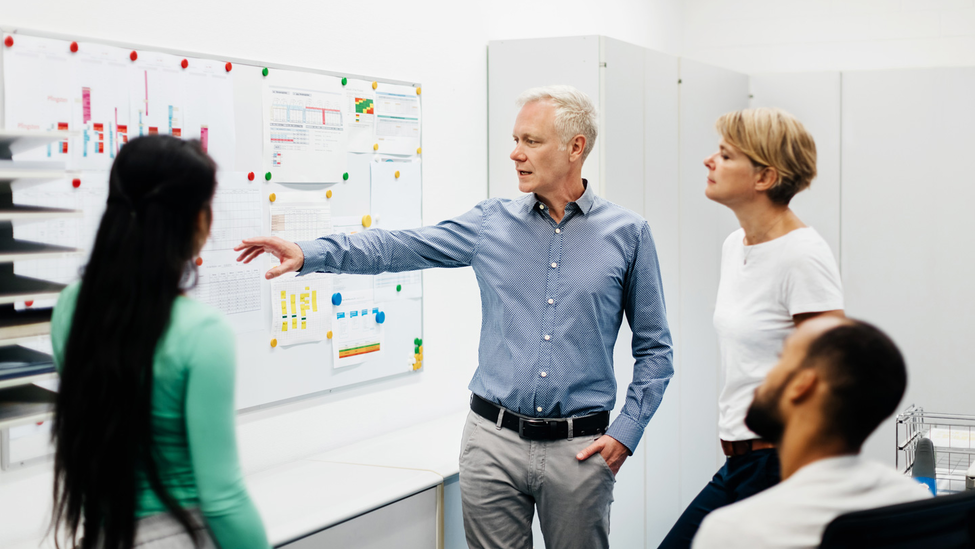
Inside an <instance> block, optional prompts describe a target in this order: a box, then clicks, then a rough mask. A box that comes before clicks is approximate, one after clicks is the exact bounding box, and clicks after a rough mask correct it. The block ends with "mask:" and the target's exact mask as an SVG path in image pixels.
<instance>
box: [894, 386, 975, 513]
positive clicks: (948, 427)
mask: <svg viewBox="0 0 975 549" xmlns="http://www.w3.org/2000/svg"><path fill="white" fill-rule="evenodd" d="M922 438H929V439H931V442H933V443H934V451H935V477H936V478H935V482H936V485H937V491H938V495H939V496H940V495H943V494H953V493H956V492H961V491H963V490H965V473H966V472H967V471H968V468H969V467H970V466H971V464H972V463H973V462H975V416H970V415H962V414H943V413H936V412H925V411H924V408H921V407H920V406H915V405H913V404H912V405H911V406H910V407H908V408H907V409H906V410H904V412H903V413H901V414H898V415H897V436H896V438H895V444H896V445H897V452H896V453H897V456H896V458H895V464H896V466H897V470H898V471H901V472H903V473H904V474H905V475H909V474H911V472H912V470H913V467H914V454H915V449H916V448H917V443H918V441H919V440H921V439H922Z"/></svg>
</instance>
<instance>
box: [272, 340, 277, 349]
mask: <svg viewBox="0 0 975 549" xmlns="http://www.w3.org/2000/svg"><path fill="white" fill-rule="evenodd" d="M277 346H278V340H276V339H272V340H271V347H277Z"/></svg>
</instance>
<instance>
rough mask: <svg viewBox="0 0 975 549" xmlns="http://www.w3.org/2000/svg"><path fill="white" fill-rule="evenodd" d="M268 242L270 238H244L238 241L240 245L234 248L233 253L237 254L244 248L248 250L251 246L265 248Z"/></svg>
mask: <svg viewBox="0 0 975 549" xmlns="http://www.w3.org/2000/svg"><path fill="white" fill-rule="evenodd" d="M269 241H270V238H269V237H266V236H255V237H253V238H245V239H243V240H241V241H240V244H238V245H236V246H234V251H235V252H239V251H241V250H243V249H244V248H250V247H252V246H266V245H267V243H268V242H269Z"/></svg>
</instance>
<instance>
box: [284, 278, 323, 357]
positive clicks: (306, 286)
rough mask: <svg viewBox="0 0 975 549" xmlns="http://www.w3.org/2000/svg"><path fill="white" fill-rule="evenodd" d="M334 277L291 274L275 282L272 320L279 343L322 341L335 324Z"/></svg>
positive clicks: (291, 343)
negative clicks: (332, 304) (331, 307)
mask: <svg viewBox="0 0 975 549" xmlns="http://www.w3.org/2000/svg"><path fill="white" fill-rule="evenodd" d="M331 287H332V283H331V277H330V276H328V275H315V276H313V277H301V278H295V277H293V278H289V279H285V280H280V281H277V282H273V283H272V284H271V323H272V332H273V337H275V338H276V339H277V340H278V345H293V344H295V343H307V342H310V341H322V340H323V339H325V333H326V332H328V330H329V328H330V324H331V317H330V315H329V312H330V311H329V305H328V304H327V303H326V302H325V301H322V300H323V299H326V300H327V299H328V292H329V291H330V290H331Z"/></svg>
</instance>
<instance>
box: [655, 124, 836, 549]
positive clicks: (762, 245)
mask: <svg viewBox="0 0 975 549" xmlns="http://www.w3.org/2000/svg"><path fill="white" fill-rule="evenodd" d="M716 127H717V130H718V133H719V134H720V135H721V139H720V141H719V143H718V151H717V152H715V153H714V154H712V155H711V156H709V157H708V158H706V159H705V160H704V165H705V166H706V167H707V169H708V178H707V187H706V189H705V191H704V193H705V196H707V197H708V198H709V199H711V200H713V201H715V202H717V203H719V204H722V205H724V206H727V207H728V208H729V209H731V211H733V212H734V213H735V215H736V216H737V217H738V221H739V223H740V224H741V228H740V229H738V230H737V231H735V232H733V233H731V235H730V236H728V238H727V239H726V240H725V242H724V245H723V247H722V250H721V281H720V283H719V285H718V298H717V303H716V305H715V310H714V326H715V330H716V331H717V333H718V340H719V343H720V349H721V351H720V352H721V367H722V369H723V371H724V379H725V384H724V387H723V389H722V391H721V394H720V396H719V397H718V434H719V436H720V438H721V447H722V449H723V451H724V453H725V456H727V458H726V460H725V463H724V466H723V467H721V469H720V470H719V471H718V472H717V473H716V474H715V475H714V477H713V478H712V479H711V482H710V483H708V485H707V486H706V487H705V488H704V489H703V490H702V491H701V493H700V494H698V496H697V497H696V498H695V499H694V501H692V502H691V504H690V505H689V506H688V507H687V509H685V510H684V513H683V514H682V515H681V517H680V519H678V521H677V523H676V524H675V525H674V527H673V528H672V529H671V531H670V533H669V534H668V535H667V537H666V538H665V539H664V541H663V543H662V544H661V546H660V547H665V548H668V549H670V548H677V547H689V546H690V544H691V540H692V539H693V537H694V534H695V533H696V532H697V529H698V527H699V526H700V524H701V521H702V520H704V517H705V516H706V515H707V514H708V513H709V512H711V511H713V510H715V509H717V508H719V507H723V506H725V505H729V504H732V503H735V502H736V501H740V500H742V499H745V498H747V497H749V496H751V495H754V494H756V493H758V492H760V491H762V490H764V489H766V488H768V487H770V486H773V485H774V484H776V483H777V482H778V481H779V460H778V456H777V455H776V452H775V444H776V442H778V441H776V440H767V439H762V438H760V437H759V436H758V435H756V434H755V433H754V432H753V431H752V430H751V429H749V427H748V420H747V419H746V412H747V410H748V407H749V405H751V402H752V398H753V396H754V393H755V389H756V388H757V387H758V386H759V385H761V384H762V381H763V380H764V379H765V375H766V374H767V373H768V372H769V370H770V369H771V368H772V366H774V365H775V363H776V361H777V356H778V354H779V352H780V351H781V350H782V344H783V342H784V341H785V338H786V336H788V335H789V333H791V332H792V331H793V330H794V329H795V327H796V326H798V325H799V324H801V323H802V322H804V321H806V320H808V319H810V318H813V317H816V316H819V315H838V316H842V315H843V290H842V285H841V282H840V274H839V269H838V268H837V266H836V261H835V259H834V258H833V254H832V252H831V251H830V249H829V245H828V244H826V241H825V240H823V238H822V237H821V236H820V235H819V233H817V232H816V230H815V229H813V228H812V227H807V226H806V225H805V224H804V223H803V222H802V220H801V219H799V217H798V216H796V214H795V213H794V212H793V211H792V210H791V209H790V208H789V202H790V201H791V200H792V197H793V196H795V195H796V193H798V192H800V191H802V190H804V189H806V188H808V187H809V185H810V182H811V181H812V180H813V178H814V177H815V176H816V145H815V143H814V142H813V138H812V136H810V135H809V133H808V132H807V131H806V129H805V128H804V127H803V126H802V124H801V123H800V122H799V121H798V120H796V119H795V118H794V117H793V116H792V115H790V114H788V113H786V112H784V111H781V110H779V109H748V110H743V111H737V112H731V113H728V114H725V115H724V116H722V117H721V118H719V119H718V122H717V124H716Z"/></svg>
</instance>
